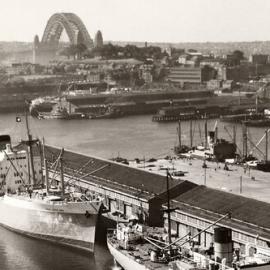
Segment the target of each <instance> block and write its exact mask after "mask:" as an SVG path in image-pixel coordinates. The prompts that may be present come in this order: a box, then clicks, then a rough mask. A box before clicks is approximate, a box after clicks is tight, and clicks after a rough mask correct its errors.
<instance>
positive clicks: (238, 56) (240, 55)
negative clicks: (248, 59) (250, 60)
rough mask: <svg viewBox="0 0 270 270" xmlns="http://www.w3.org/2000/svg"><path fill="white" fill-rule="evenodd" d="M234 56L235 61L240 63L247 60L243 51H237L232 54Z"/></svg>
mask: <svg viewBox="0 0 270 270" xmlns="http://www.w3.org/2000/svg"><path fill="white" fill-rule="evenodd" d="M232 55H233V56H234V57H235V59H237V60H239V61H240V60H243V59H245V57H244V53H243V52H242V51H240V50H235V51H234V52H233V53H232Z"/></svg>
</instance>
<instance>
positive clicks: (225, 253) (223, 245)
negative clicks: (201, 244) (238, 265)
mask: <svg viewBox="0 0 270 270" xmlns="http://www.w3.org/2000/svg"><path fill="white" fill-rule="evenodd" d="M214 252H215V259H216V261H217V262H220V263H221V262H222V260H223V259H226V264H228V265H230V264H231V263H232V260H233V243H232V230H231V229H228V228H224V227H217V228H215V229H214ZM223 261H224V260H223Z"/></svg>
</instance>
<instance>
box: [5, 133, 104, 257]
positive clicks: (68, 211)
mask: <svg viewBox="0 0 270 270" xmlns="http://www.w3.org/2000/svg"><path fill="white" fill-rule="evenodd" d="M0 147H1V150H0V166H1V183H0V184H1V189H2V193H4V195H3V196H1V197H0V212H1V215H0V224H1V225H2V226H4V227H6V228H8V229H10V230H12V231H15V232H17V233H21V234H23V235H26V236H30V237H33V238H37V239H43V240H48V241H51V242H55V243H57V244H61V245H66V246H70V247H74V248H78V249H80V250H84V251H87V252H94V244H95V230H96V223H97V218H98V214H99V211H100V206H101V204H102V200H101V199H99V198H98V197H96V198H93V197H91V196H87V194H82V193H80V192H77V191H76V190H75V189H72V188H71V187H68V186H65V184H64V175H63V172H62V171H61V176H60V179H61V181H60V182H61V185H60V184H59V181H56V179H49V170H48V165H47V162H46V160H44V166H45V179H44V177H43V171H42V163H43V160H42V156H43V155H42V154H41V153H40V149H41V144H40V143H39V142H38V141H36V140H32V137H31V136H29V139H28V140H27V141H25V142H22V143H21V144H19V145H18V146H16V147H14V148H12V146H11V140H10V137H9V136H8V135H5V136H0ZM63 152H64V151H61V155H60V156H59V158H58V161H57V164H60V166H61V167H62V166H63V165H62V155H63ZM52 174H53V175H55V174H56V172H54V173H52ZM44 180H45V181H44Z"/></svg>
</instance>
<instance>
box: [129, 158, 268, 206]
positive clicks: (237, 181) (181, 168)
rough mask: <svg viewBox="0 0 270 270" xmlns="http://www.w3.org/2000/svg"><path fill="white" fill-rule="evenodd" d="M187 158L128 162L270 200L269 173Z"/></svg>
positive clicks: (139, 166)
mask: <svg viewBox="0 0 270 270" xmlns="http://www.w3.org/2000/svg"><path fill="white" fill-rule="evenodd" d="M203 164H204V161H203V160H199V159H188V158H181V159H179V158H171V159H170V158H169V159H158V160H156V161H154V162H151V161H150V162H148V161H145V162H143V161H141V162H140V163H137V162H136V161H131V162H129V165H130V166H131V167H135V168H139V169H141V170H146V171H150V172H152V173H157V174H161V175H165V174H166V171H165V170H164V169H166V168H168V169H169V171H170V172H171V174H174V173H176V174H177V172H182V173H184V176H182V177H180V178H181V179H185V180H188V181H191V182H193V183H195V184H197V185H205V186H207V187H211V188H215V189H218V190H221V191H225V192H230V193H233V194H241V195H244V196H246V197H249V198H253V199H259V200H261V201H265V202H268V203H270V196H269V194H270V180H269V177H270V174H269V173H267V172H263V171H259V170H256V169H252V168H248V167H243V166H240V165H233V164H228V169H229V170H224V166H225V164H224V163H216V162H210V161H209V162H208V161H206V166H207V167H206V168H203Z"/></svg>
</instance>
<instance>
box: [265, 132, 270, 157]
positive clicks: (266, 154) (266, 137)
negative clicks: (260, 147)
mask: <svg viewBox="0 0 270 270" xmlns="http://www.w3.org/2000/svg"><path fill="white" fill-rule="evenodd" d="M268 131H269V129H266V130H265V161H266V162H267V161H268Z"/></svg>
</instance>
